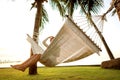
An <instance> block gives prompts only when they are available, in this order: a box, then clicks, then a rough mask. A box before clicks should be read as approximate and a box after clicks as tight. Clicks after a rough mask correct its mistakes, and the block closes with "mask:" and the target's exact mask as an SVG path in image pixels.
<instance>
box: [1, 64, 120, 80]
mask: <svg viewBox="0 0 120 80" xmlns="http://www.w3.org/2000/svg"><path fill="white" fill-rule="evenodd" d="M0 80H120V70H114V69H102V68H100V67H94V66H84V67H80V66H76V67H53V68H48V67H40V68H38V75H28V69H27V70H26V71H25V72H21V71H18V70H15V69H12V68H5V69H0Z"/></svg>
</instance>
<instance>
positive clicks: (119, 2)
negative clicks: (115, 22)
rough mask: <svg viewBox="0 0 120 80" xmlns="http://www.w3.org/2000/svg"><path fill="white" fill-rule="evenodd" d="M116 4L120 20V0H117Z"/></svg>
mask: <svg viewBox="0 0 120 80" xmlns="http://www.w3.org/2000/svg"><path fill="white" fill-rule="evenodd" d="M114 6H115V8H116V11H117V14H118V18H119V20H120V0H116V1H115V3H114Z"/></svg>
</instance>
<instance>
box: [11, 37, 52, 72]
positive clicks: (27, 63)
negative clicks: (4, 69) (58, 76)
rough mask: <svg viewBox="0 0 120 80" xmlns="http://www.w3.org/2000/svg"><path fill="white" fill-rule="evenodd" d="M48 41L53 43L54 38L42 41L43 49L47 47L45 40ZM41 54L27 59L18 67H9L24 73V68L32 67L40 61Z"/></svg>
mask: <svg viewBox="0 0 120 80" xmlns="http://www.w3.org/2000/svg"><path fill="white" fill-rule="evenodd" d="M48 39H49V40H50V42H52V41H53V39H54V37H53V36H49V37H47V38H46V39H45V40H43V44H44V46H45V47H48V44H47V40H48ZM40 57H41V54H33V55H32V56H31V57H30V58H28V59H27V60H26V61H25V62H23V63H22V64H18V65H11V67H12V68H14V69H17V70H20V71H23V72H24V71H25V69H26V68H28V67H30V66H32V65H34V64H35V63H37V61H39V60H40Z"/></svg>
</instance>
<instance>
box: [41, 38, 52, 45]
mask: <svg viewBox="0 0 120 80" xmlns="http://www.w3.org/2000/svg"><path fill="white" fill-rule="evenodd" d="M51 37H52V36H49V37H47V38H46V39H45V40H43V42H42V43H43V44H44V46H45V47H48V46H49V45H48V44H47V40H48V39H49V38H51Z"/></svg>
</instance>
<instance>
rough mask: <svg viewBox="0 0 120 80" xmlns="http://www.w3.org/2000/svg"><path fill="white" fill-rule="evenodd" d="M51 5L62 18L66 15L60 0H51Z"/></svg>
mask: <svg viewBox="0 0 120 80" xmlns="http://www.w3.org/2000/svg"><path fill="white" fill-rule="evenodd" d="M50 5H51V6H52V8H53V9H57V10H58V11H59V13H60V15H61V16H64V15H65V8H64V5H63V3H62V2H61V1H60V0H50Z"/></svg>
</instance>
